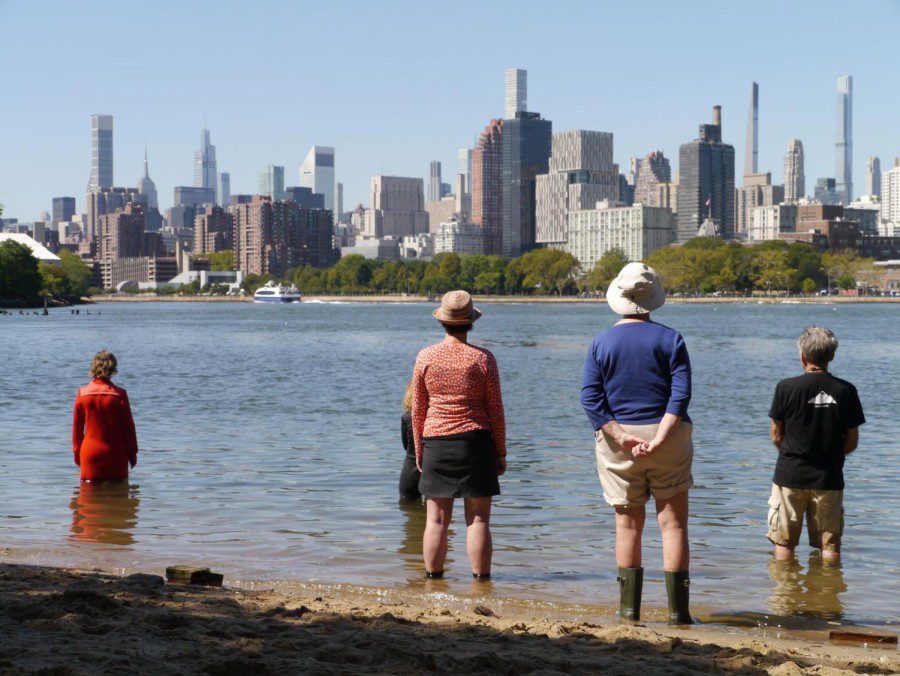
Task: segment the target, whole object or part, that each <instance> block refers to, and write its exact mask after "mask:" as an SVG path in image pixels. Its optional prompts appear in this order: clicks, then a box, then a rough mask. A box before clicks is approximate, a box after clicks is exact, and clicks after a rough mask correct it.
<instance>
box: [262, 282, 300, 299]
mask: <svg viewBox="0 0 900 676" xmlns="http://www.w3.org/2000/svg"><path fill="white" fill-rule="evenodd" d="M300 299H301V296H300V292H299V291H298V290H297V287H296V286H294V285H293V284H291V285H290V286H285V285H284V284H279V283H277V282H266V285H265V286H262V287H260V288H258V289H257V290H256V293H254V294H253V302H254V303H299V302H300Z"/></svg>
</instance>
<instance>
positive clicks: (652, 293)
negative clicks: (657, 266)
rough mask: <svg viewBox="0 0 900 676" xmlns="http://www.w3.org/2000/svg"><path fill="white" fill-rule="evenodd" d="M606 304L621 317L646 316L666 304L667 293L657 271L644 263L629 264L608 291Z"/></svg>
mask: <svg viewBox="0 0 900 676" xmlns="http://www.w3.org/2000/svg"><path fill="white" fill-rule="evenodd" d="M606 302H607V303H609V307H610V309H611V310H612V311H613V312H615V313H616V314H620V315H646V314H650V313H651V312H653V311H654V310H658V309H659V308H661V307H662V306H663V304H664V303H665V302H666V292H665V290H664V289H663V287H662V283H661V282H660V281H659V275H658V274H656V270H654V269H653V268H651V267H650V266H649V265H644V264H643V263H629V264H628V265H626V266H625V267H624V268H622V270H621V271H620V272H619V275H618V276H617V277H616V278H615V279H614V280H612V282H611V283H610V285H609V288H608V289H607V290H606Z"/></svg>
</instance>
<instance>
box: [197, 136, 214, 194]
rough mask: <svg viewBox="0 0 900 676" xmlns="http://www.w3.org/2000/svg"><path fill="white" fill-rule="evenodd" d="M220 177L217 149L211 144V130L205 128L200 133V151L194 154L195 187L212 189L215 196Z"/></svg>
mask: <svg viewBox="0 0 900 676" xmlns="http://www.w3.org/2000/svg"><path fill="white" fill-rule="evenodd" d="M218 177H219V173H218V171H217V168H216V147H215V146H214V145H212V144H211V143H210V142H209V129H207V128H206V127H204V128H203V131H202V132H200V150H198V151H197V152H196V153H194V187H195V188H208V189H211V190H212V191H213V195H215V193H216V183H217V181H218ZM213 200H215V197H213Z"/></svg>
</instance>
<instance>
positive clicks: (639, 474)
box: [595, 422, 694, 507]
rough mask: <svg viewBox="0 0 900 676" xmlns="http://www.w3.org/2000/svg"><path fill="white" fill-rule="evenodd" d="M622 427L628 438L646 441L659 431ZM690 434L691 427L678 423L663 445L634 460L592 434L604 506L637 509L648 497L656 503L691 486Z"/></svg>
mask: <svg viewBox="0 0 900 676" xmlns="http://www.w3.org/2000/svg"><path fill="white" fill-rule="evenodd" d="M620 425H621V423H620ZM621 426H622V429H624V430H625V431H626V432H628V433H629V434H633V435H634V436H636V437H640V438H641V439H646V440H647V441H650V440H651V439H653V437H654V436H656V430H657V429H658V428H659V425H658V424H656V425H628V424H624V425H621ZM691 430H692V426H691V424H690V423H684V422H683V423H681V424H680V425H679V426H678V429H676V430H675V431H674V432H673V433H672V436H670V437H669V438H668V439H667V440H666V443H664V444H663V445H662V446H660V447H659V448H658V449H656V451H654V452H653V453H652V454H651V455H648V456H644V457H641V458H635V457H634V456H633V455H632V454H631V451H627V450H625V449H624V448H622V447H621V446H620V445H619V444H617V443H616V442H615V441H614V440H613V439H612V438H611V437H610V436H609V435H607V434H605V433H604V432H603V430H598V431H597V432H596V433H595V438H596V440H597V447H596V451H597V471H598V472H599V474H600V485H601V486H603V498H604V499H605V500H606V502H607V503H609V504H610V505H613V506H614V507H638V506H640V505H645V504H647V501H648V500H649V499H650V495H651V494H652V495H653V498H654V499H655V500H665V499H667V498H671V497H672V496H673V495H677V494H678V493H681V492H682V491H686V490H688V489H689V488H690V487H691V486H693V485H694V479H693V476H692V475H691V464H692V463H693V460H694V444H693V442H692V441H691Z"/></svg>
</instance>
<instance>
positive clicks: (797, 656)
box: [0, 563, 900, 676]
mask: <svg viewBox="0 0 900 676" xmlns="http://www.w3.org/2000/svg"><path fill="white" fill-rule="evenodd" d="M439 591H440V590H439V589H434V590H432V591H431V592H429V591H428V590H427V589H426V590H425V591H423V592H421V593H414V592H408V591H406V590H401V589H399V588H392V589H384V590H377V589H360V588H354V587H349V586H341V585H329V586H326V585H315V586H314V585H299V586H297V587H295V588H293V589H292V590H290V591H278V590H273V589H243V588H227V587H226V588H210V587H198V586H182V585H171V584H163V581H162V579H161V578H157V577H155V576H148V575H143V576H131V577H120V576H116V575H111V574H108V573H103V572H99V571H78V570H70V569H63V568H50V567H40V566H26V565H16V564H6V563H4V564H0V602H2V605H3V607H4V609H5V613H3V614H0V631H2V632H3V634H4V639H5V646H6V649H5V650H4V651H3V653H2V654H0V668H2V669H3V670H12V671H18V670H28V671H31V670H39V669H67V670H72V671H73V672H81V671H86V672H97V671H118V672H126V673H138V672H140V673H165V672H167V671H168V670H169V669H171V668H172V667H174V666H175V665H177V667H178V669H179V670H181V671H185V672H190V673H194V672H206V673H234V674H237V673H262V674H265V673H296V672H301V671H302V672H305V673H321V674H330V673H350V672H352V673H414V672H421V671H435V672H439V673H451V672H454V673H458V672H459V671H461V670H463V671H469V672H487V671H491V672H495V673H502V674H518V673H528V672H531V671H543V672H545V673H546V672H568V673H584V672H590V673H622V674H624V673H640V672H644V673H659V672H662V671H666V672H673V670H674V671H678V672H682V673H683V672H688V671H704V672H713V673H727V672H738V671H739V672H741V673H770V674H778V675H779V676H790V675H794V674H818V675H826V676H830V675H837V674H851V673H861V672H865V673H881V674H886V673H896V672H897V671H898V670H900V658H898V654H897V650H896V646H893V647H891V648H890V649H879V648H864V647H861V646H858V645H854V646H847V645H836V644H832V643H828V642H827V641H825V642H823V641H821V640H817V641H815V642H812V641H808V640H802V639H797V638H788V637H784V636H781V635H780V634H781V633H782V630H780V629H778V628H770V629H753V630H748V629H733V628H730V627H726V626H724V625H718V624H700V625H694V626H691V627H668V626H666V625H659V624H654V623H638V624H631V623H623V622H619V621H617V620H616V619H615V618H613V617H609V616H602V617H594V618H590V619H587V620H586V619H585V618H584V617H583V616H581V617H577V616H565V615H564V614H556V615H555V616H553V617H549V616H547V614H546V613H542V612H541V609H540V607H534V606H531V607H529V606H524V605H523V606H521V607H518V608H514V607H512V606H508V605H504V604H503V603H502V602H501V601H500V600H498V599H493V598H491V597H488V596H483V597H474V598H466V599H458V600H457V601H455V602H448V600H447V599H446V597H445V595H444V594H441V593H439ZM166 665H168V668H167V666H166Z"/></svg>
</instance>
